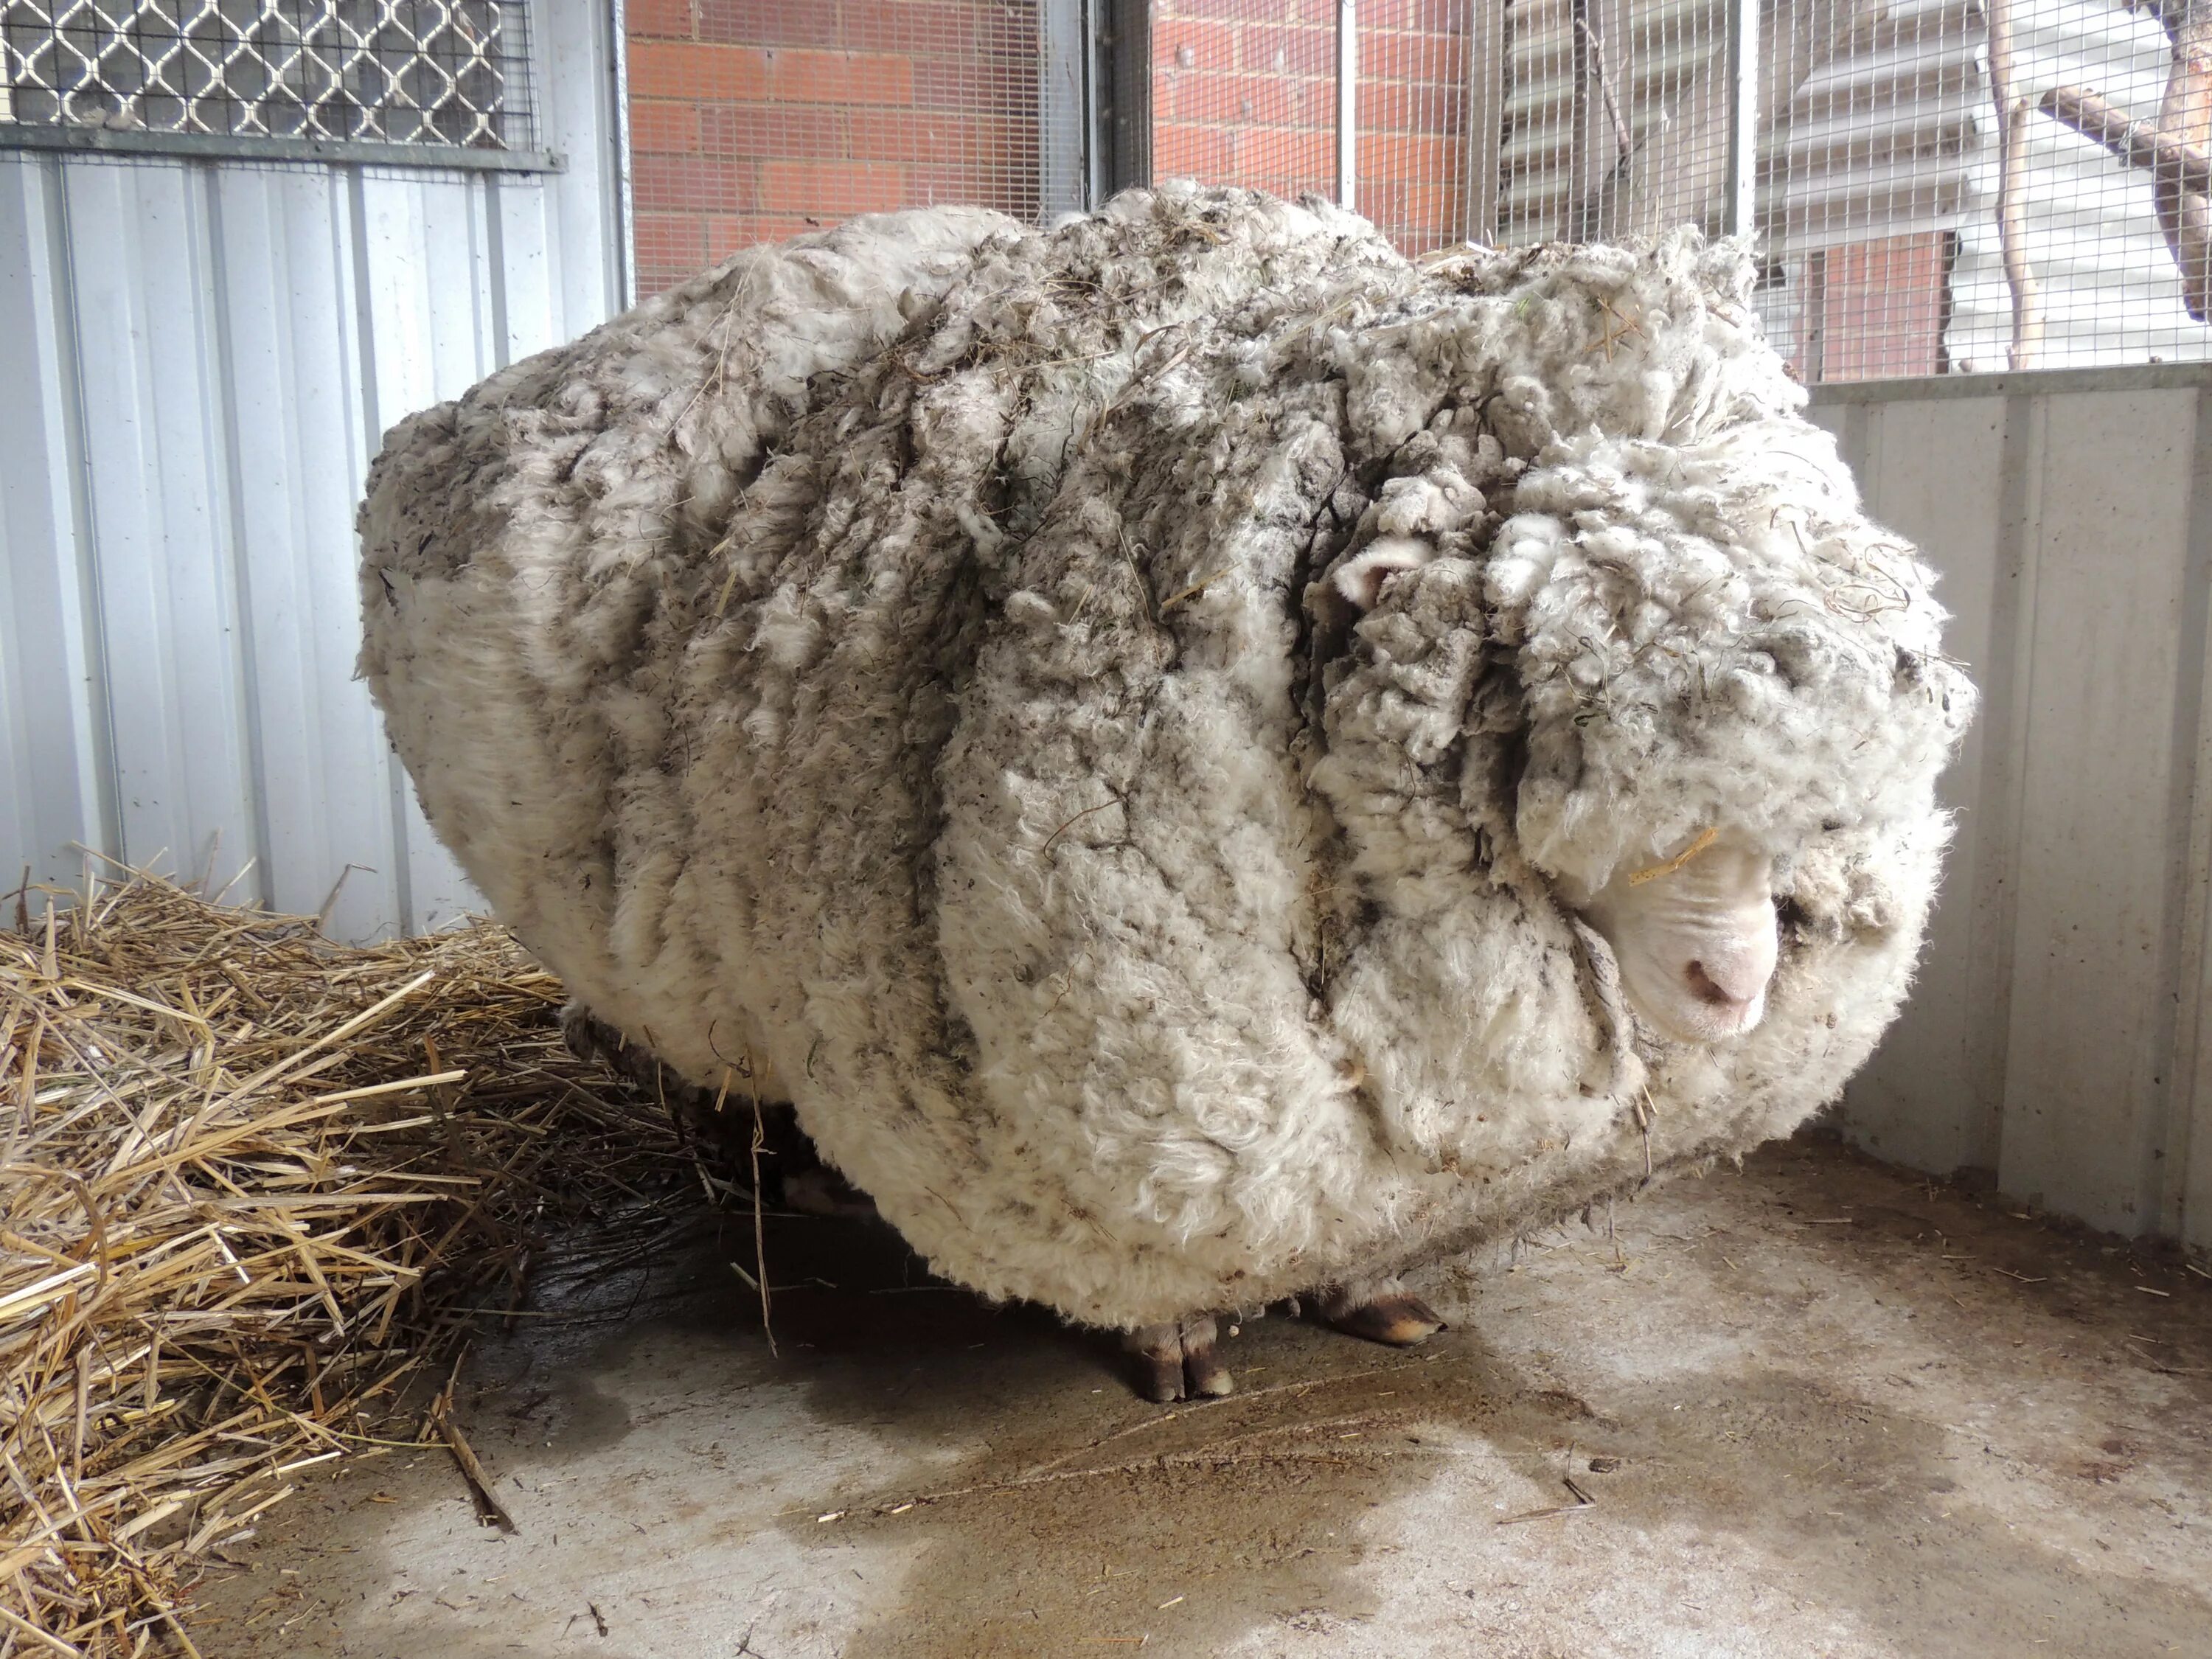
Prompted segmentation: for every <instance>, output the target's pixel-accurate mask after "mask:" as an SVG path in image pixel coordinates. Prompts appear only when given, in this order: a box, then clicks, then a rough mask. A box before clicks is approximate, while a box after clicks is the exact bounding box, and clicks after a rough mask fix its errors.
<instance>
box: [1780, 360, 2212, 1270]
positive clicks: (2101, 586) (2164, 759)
mask: <svg viewBox="0 0 2212 1659" xmlns="http://www.w3.org/2000/svg"><path fill="white" fill-rule="evenodd" d="M1814 413H1815V415H1816V416H1817V417H1818V418H1819V419H1820V421H1821V422H1823V423H1825V424H1826V425H1827V426H1828V427H1829V428H1831V429H1832V430H1834V431H1835V432H1837V433H1838V435H1839V436H1840V438H1841V440H1842V443H1843V447H1844V453H1845V454H1846V456H1847V458H1848V459H1850V461H1851V463H1852V465H1853V466H1854V467H1855V468H1856V469H1857V472H1858V476H1859V480H1860V483H1861V486H1862V488H1863V490H1864V492H1865V495H1866V498H1867V501H1868V502H1869V507H1870V508H1871V510H1872V511H1873V512H1874V513H1875V515H1876V516H1877V517H1879V518H1881V519H1882V520H1886V521H1887V522H1888V523H1890V524H1891V525H1893V526H1895V527H1896V528H1897V529H1898V530H1899V531H1901V532H1904V533H1905V534H1906V535H1908V536H1910V537H1911V538H1914V539H1915V540H1917V542H1919V543H1920V544H1922V545H1923V548H1925V549H1926V550H1928V552H1929V555H1930V556H1932V557H1933V558H1934V560H1935V562H1936V564H1937V566H1938V567H1939V568H1941V569H1942V572H1943V576H1944V584H1943V586H1942V589H1941V590H1940V591H1941V597H1942V599H1943V601H1944V603H1945V604H1946V605H1948V606H1949V607H1950V609H1951V610H1952V611H1953V612H1954V615H1955V617H1956V618H1957V621H1956V622H1955V623H1954V629H1953V632H1952V634H1951V636H1950V637H1951V648H1952V649H1953V650H1954V651H1955V652H1956V653H1958V654H1959V655H1960V657H1961V658H1963V659H1966V661H1967V662H1968V663H1969V664H1970V665H1972V669H1973V671H1974V675H1975V678H1976V679H1977V680H1978V683H1979V684H1980V685H1981V687H1982V690H1983V696H1984V714H1983V717H1982V720H1981V722H1980V724H1979V725H1978V727H1977V728H1976V730H1975V731H1974V732H1973V734H1972V737H1971V738H1970V739H1969V740H1968V743H1967V745H1966V751H1965V753H1964V755H1963V756H1962V757H1961V758H1960V763H1959V764H1958V765H1957V766H1956V767H1955V768H1954V769H1953V771H1952V773H1951V775H1950V776H1949V778H1948V781H1947V787H1948V792H1949V796H1950V799H1951V801H1952V803H1953V805H1955V806H1957V807H1958V808H1959V809H1960V817H1959V838H1958V842H1957V844H1956V847H1955V848H1954V852H1953V854H1952V859H1951V864H1950V872H1949V876H1948V880H1947V883H1946V886H1945V890H1944V894H1943V897H1942V904H1941V907H1940V908H1939V909H1938V912H1937V914H1936V921H1935V924H1934V927H1933V930H1932V933H1931V935H1930V939H1929V948H1928V953H1927V956H1926V958H1925V960H1924V962H1923V966H1922V970H1921V975H1920V981H1919V984H1918V986H1917V989H1916V990H1915V992H1914V994H1913V997H1912V1000H1911V1003H1910V1004H1909V1005H1908V1006H1907V1008H1906V1011H1905V1015H1904V1017H1903V1018H1901V1019H1900V1020H1899V1024H1897V1026H1896V1027H1895V1029H1894V1030H1893V1031H1892V1032H1891V1034H1890V1035H1889V1036H1888V1037H1887V1040H1886V1041H1885V1042H1884V1043H1883V1045H1882V1048H1881V1051H1880V1053H1879V1054H1877V1055H1876V1056H1875V1060H1874V1061H1873V1062H1872V1063H1871V1064H1870V1065H1869V1067H1868V1068H1867V1070H1866V1072H1865V1073H1863V1075H1862V1076H1861V1078H1860V1079H1858V1080H1857V1082H1856V1083H1854V1084H1853V1085H1852V1086H1851V1089H1850V1093H1849V1095H1848V1097H1847V1098H1846V1102H1845V1121H1846V1122H1847V1124H1848V1125H1849V1126H1850V1129H1851V1131H1852V1133H1855V1134H1856V1135H1857V1136H1858V1137H1859V1138H1860V1139H1862V1140H1863V1142H1864V1143H1865V1144H1866V1145H1867V1146H1869V1148H1871V1149H1872V1150H1873V1151H1874V1152H1876V1153H1878V1154H1880V1155H1881V1156H1882V1157H1884V1158H1893V1159H1896V1160H1898V1161H1899V1162H1901V1163H1905V1164H1911V1165H1914V1166H1916V1167H1917V1168H1921V1169H1927V1170H1938V1171H1948V1170H1954V1169H1957V1168H1960V1167H1961V1166H1967V1167H1974V1168H1980V1169H1984V1170H1990V1171H1993V1172H1994V1173H1995V1175H1996V1180H1997V1182H1998V1185H1999V1187H2000V1188H2002V1190H2003V1191H2005V1192H2007V1193H2009V1194H2014V1195H2015V1196H2017V1197H2020V1198H2023V1199H2026V1200H2029V1201H2031V1202H2033V1203H2035V1204H2038V1205H2041V1206H2048V1207H2049V1208H2051V1209H2052V1210H2055V1211H2057V1212H2061V1213H2063V1214H2067V1215H2072V1216H2075V1217H2079V1218H2081V1219H2084V1220H2087V1221H2088V1222H2091V1223H2093V1225H2097V1226H2100V1227H2106V1228H2111V1229H2113V1230H2115V1231H2120V1232H2124V1233H2130V1234H2139V1233H2148V1232H2157V1233H2162V1234H2166V1235H2168V1236H2172V1237H2184V1238H2186V1239H2187V1240H2189V1241H2190V1242H2191V1243H2192V1244H2193V1245H2195V1246H2196V1247H2197V1248H2199V1249H2212V1054H2207V1053H2206V1052H2205V1049H2206V1046H2207V1045H2208V1043H2212V1023H2208V1022H2207V1021H2206V1019H2205V1012H2206V1008H2207V1000H2208V997H2212V980H2208V971H2212V954H2208V941H2207V921H2208V915H2207V905H2206V898H2207V878H2208V872H2212V719H2208V714H2212V707H2208V702H2207V697H2206V688H2205V684H2204V677H2205V672H2206V668H2207V657H2206V651H2205V643H2206V639H2207V636H2208V632H2212V372H2208V371H2207V370H2205V369H2204V368H2199V367H2176V368H2164V369H2135V370H2126V371H2104V372H2089V373H2078V374H2036V375H2025V376H1990V377H1987V378H1981V377H1977V378H1976V379H1974V380H1937V381H1927V380H1922V381H1893V382H1889V383H1887V384H1882V383H1875V384H1869V385H1863V386H1839V387H1832V388H1823V389H1822V390H1821V391H1820V392H1818V393H1817V394H1816V402H1815V405H1814Z"/></svg>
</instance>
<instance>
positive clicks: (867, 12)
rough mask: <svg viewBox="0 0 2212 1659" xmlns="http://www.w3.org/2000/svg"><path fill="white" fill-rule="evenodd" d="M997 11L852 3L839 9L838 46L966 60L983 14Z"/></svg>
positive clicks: (932, 2) (922, 1)
mask: <svg viewBox="0 0 2212 1659" xmlns="http://www.w3.org/2000/svg"><path fill="white" fill-rule="evenodd" d="M823 9H824V10H827V9H828V7H827V6H825V7H824V8H823ZM987 11H988V12H993V13H995V12H996V11H997V8H996V7H995V6H994V7H990V8H985V7H983V6H981V5H978V4H975V3H974V0H967V3H961V0H857V3H851V4H848V5H847V6H846V7H845V8H844V29H843V36H842V41H841V44H842V45H843V46H846V47H847V48H848V50H851V51H854V52H896V53H898V54H900V55H902V56H904V57H909V58H921V57H931V56H934V57H939V58H966V57H969V56H972V55H973V54H974V52H975V49H976V46H977V45H978V32H979V27H980V25H981V22H982V21H983V18H984V16H985V15H986V13H987ZM1031 49H1032V50H1034V49H1035V48H1034V46H1032V48H1031Z"/></svg>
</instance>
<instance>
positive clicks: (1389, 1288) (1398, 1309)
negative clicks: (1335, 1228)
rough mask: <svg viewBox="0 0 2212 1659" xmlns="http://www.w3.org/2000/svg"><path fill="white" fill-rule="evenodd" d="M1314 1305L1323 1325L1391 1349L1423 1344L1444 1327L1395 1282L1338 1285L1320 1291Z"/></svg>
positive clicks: (1390, 1280) (1439, 1320) (1416, 1299)
mask: <svg viewBox="0 0 2212 1659" xmlns="http://www.w3.org/2000/svg"><path fill="white" fill-rule="evenodd" d="M1315 1305H1316V1311H1317V1312H1318V1313H1319V1314H1320V1315H1321V1317H1322V1322H1323V1323H1325V1324H1328V1325H1332V1326H1334V1327H1335V1328H1337V1329H1338V1330H1340V1331H1342V1332H1343V1333H1344V1334H1346V1335H1347V1336H1358V1337H1364V1338H1365V1339H1366V1340H1368V1341H1370V1342H1383V1343H1388V1344H1389V1346H1391V1347H1394V1348H1410V1347H1412V1346H1413V1345H1414V1344H1415V1343H1417V1342H1425V1341H1427V1340H1429V1339H1430V1338H1431V1337H1432V1336H1434V1335H1435V1334H1437V1332H1438V1331H1440V1330H1442V1329H1443V1328H1444V1322H1443V1318H1442V1317H1441V1316H1439V1315H1438V1314H1437V1311H1436V1310H1435V1309H1433V1308H1431V1307H1430V1306H1429V1304H1427V1303H1425V1302H1424V1301H1422V1300H1421V1298H1420V1297H1418V1296H1415V1295H1414V1294H1413V1292H1412V1291H1408V1290H1407V1289H1406V1287H1405V1286H1404V1285H1401V1284H1399V1282H1398V1281H1397V1280H1396V1279H1380V1280H1375V1281H1370V1282H1369V1283H1366V1284H1360V1285H1337V1286H1336V1287H1335V1288H1334V1289H1333V1290H1327V1291H1322V1293H1321V1295H1320V1296H1319V1297H1316V1304H1315Z"/></svg>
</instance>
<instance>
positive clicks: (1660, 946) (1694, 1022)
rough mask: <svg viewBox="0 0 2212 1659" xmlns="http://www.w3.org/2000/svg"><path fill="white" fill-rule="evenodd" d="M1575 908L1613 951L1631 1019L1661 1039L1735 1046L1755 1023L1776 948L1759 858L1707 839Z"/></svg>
mask: <svg viewBox="0 0 2212 1659" xmlns="http://www.w3.org/2000/svg"><path fill="white" fill-rule="evenodd" d="M1684 854H1688V856H1687V857H1685V856H1684ZM1576 908H1578V909H1579V910H1580V911H1581V912H1582V915H1583V920H1585V921H1588V922H1589V925H1590V926H1591V927H1595V929H1597V931H1598V932H1599V933H1601V934H1602V935H1604V937H1605V940H1606V943H1607V944H1608V945H1611V946H1612V947H1613V956H1614V957H1615V958H1616V959H1617V960H1618V961H1619V962H1620V979H1621V985H1622V987H1623V988H1624V989H1626V992H1627V993H1628V999H1629V1001H1630V1002H1631V1003H1632V1004H1633V1005H1634V1006H1635V1008H1636V1011H1637V1012H1638V1014H1640V1015H1642V1016H1643V1017H1644V1019H1646V1020H1647V1021H1649V1022H1650V1024H1652V1025H1653V1026H1655V1027H1656V1028H1657V1029H1658V1030H1660V1031H1661V1032H1662V1033H1663V1034H1664V1035H1665V1036H1669V1037H1672V1038H1674V1039H1675V1040H1676V1041H1677V1042H1715V1041H1717V1040H1718V1039H1720V1038H1723V1037H1732V1036H1742V1035H1743V1034H1744V1033H1745V1032H1747V1031H1748V1030H1751V1029H1752V1028H1753V1026H1755V1025H1757V1024H1759V1020H1760V1018H1762V1017H1763V1016H1764V1015H1765V1012H1766V987H1767V981H1770V980H1771V979H1772V978H1773V977H1774V962H1775V952H1776V948H1777V945H1776V932H1775V912H1774V860H1773V859H1772V858H1771V857H1770V856H1769V855H1768V854H1766V852H1765V850H1764V849H1762V848H1757V847H1754V846H1753V845H1751V844H1750V843H1748V842H1744V841H1741V840H1739V839H1736V838H1733V837H1730V836H1715V835H1713V834H1712V833H1711V832H1710V831H1708V832H1707V833H1706V835H1705V836H1702V837H1700V838H1699V841H1694V842H1688V843H1686V844H1685V845H1684V846H1683V847H1681V848H1675V849H1673V850H1672V851H1671V853H1668V854H1662V855H1660V856H1657V857H1655V858H1653V859H1651V860H1649V861H1638V862H1635V863H1633V864H1632V865H1631V866H1629V867H1627V868H1625V869H1623V870H1622V871H1621V872H1619V873H1617V874H1616V875H1614V876H1613V879H1612V880H1611V881H1609V882H1607V884H1606V885H1605V886H1604V887H1603V888H1601V889H1600V890H1598V891H1597V892H1596V893H1595V894H1593V895H1590V896H1589V898H1588V899H1587V901H1586V902H1582V903H1580V904H1578V905H1577V907H1576Z"/></svg>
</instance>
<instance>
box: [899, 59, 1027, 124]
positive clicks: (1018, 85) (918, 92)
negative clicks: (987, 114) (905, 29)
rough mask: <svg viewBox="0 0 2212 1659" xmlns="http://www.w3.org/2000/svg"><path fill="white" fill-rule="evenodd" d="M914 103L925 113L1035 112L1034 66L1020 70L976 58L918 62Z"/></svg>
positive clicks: (1018, 67) (915, 72)
mask: <svg viewBox="0 0 2212 1659" xmlns="http://www.w3.org/2000/svg"><path fill="white" fill-rule="evenodd" d="M914 101H915V105H916V106H918V107H920V108H923V109H952V110H979V109H981V110H993V111H1008V110H1018V109H1035V108H1036V65H1035V64H1022V65H1018V66H1017V65H1010V64H994V63H990V62H988V61H987V60H983V59H976V58H968V59H954V58H915V60H914Z"/></svg>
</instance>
